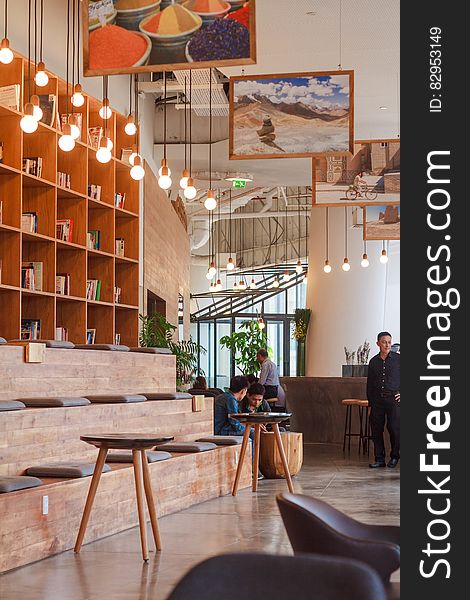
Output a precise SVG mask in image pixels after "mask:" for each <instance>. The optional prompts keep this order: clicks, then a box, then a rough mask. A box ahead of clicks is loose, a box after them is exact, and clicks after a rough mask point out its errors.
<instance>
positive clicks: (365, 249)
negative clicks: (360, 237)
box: [364, 240, 367, 254]
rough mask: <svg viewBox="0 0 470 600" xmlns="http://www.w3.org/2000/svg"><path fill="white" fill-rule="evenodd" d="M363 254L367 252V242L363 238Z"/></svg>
mask: <svg viewBox="0 0 470 600" xmlns="http://www.w3.org/2000/svg"><path fill="white" fill-rule="evenodd" d="M364 254H367V242H366V240H364Z"/></svg>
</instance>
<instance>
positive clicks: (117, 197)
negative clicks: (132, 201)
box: [114, 192, 126, 208]
mask: <svg viewBox="0 0 470 600" xmlns="http://www.w3.org/2000/svg"><path fill="white" fill-rule="evenodd" d="M125 201H126V194H125V193H124V194H122V193H120V192H116V193H115V194H114V206H115V207H116V208H124V202H125Z"/></svg>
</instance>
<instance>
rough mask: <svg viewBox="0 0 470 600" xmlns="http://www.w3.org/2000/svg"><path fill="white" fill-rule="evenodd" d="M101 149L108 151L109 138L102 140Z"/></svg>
mask: <svg viewBox="0 0 470 600" xmlns="http://www.w3.org/2000/svg"><path fill="white" fill-rule="evenodd" d="M67 124H68V123H67ZM64 127H65V125H64ZM100 148H106V149H107V148H108V138H107V137H105V136H103V137H102V138H101V139H100Z"/></svg>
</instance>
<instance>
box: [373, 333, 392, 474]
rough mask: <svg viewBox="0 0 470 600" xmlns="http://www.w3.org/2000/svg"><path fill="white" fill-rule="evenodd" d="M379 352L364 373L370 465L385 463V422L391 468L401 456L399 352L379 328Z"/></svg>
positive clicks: (381, 465)
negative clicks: (371, 448)
mask: <svg viewBox="0 0 470 600" xmlns="http://www.w3.org/2000/svg"><path fill="white" fill-rule="evenodd" d="M377 346H378V347H379V348H380V352H379V353H378V354H377V355H376V356H374V357H373V358H371V360H370V362H369V370H368V375H367V399H368V401H369V406H370V426H371V429H372V439H373V441H374V450H375V462H373V463H372V464H370V465H369V467H370V468H371V469H377V468H379V467H385V446H384V426H385V418H386V419H387V429H388V433H389V436H390V445H391V452H390V461H389V462H388V464H387V467H390V468H391V469H393V468H394V467H396V466H397V464H398V461H399V459H400V355H399V354H397V353H396V352H390V350H391V348H392V336H391V335H390V333H388V331H381V332H380V333H379V334H378V336H377Z"/></svg>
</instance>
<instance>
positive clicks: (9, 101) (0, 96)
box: [0, 83, 21, 110]
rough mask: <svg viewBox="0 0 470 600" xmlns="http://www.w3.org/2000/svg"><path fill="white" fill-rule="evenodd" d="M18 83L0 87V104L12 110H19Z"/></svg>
mask: <svg viewBox="0 0 470 600" xmlns="http://www.w3.org/2000/svg"><path fill="white" fill-rule="evenodd" d="M20 91H21V88H20V84H19V83H13V84H12V85H3V86H1V87H0V104H1V105H2V106H6V107H7V108H12V109H13V110H20Z"/></svg>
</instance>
